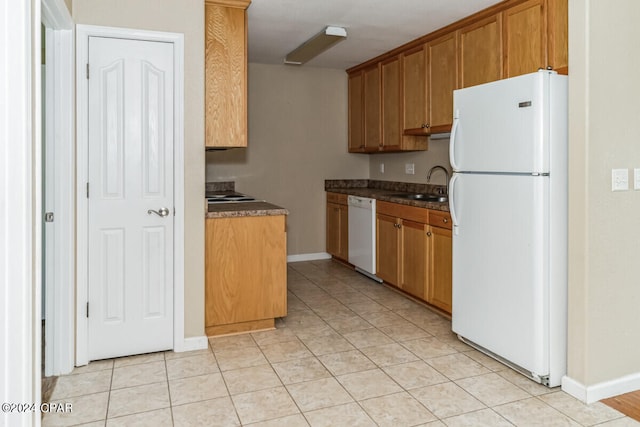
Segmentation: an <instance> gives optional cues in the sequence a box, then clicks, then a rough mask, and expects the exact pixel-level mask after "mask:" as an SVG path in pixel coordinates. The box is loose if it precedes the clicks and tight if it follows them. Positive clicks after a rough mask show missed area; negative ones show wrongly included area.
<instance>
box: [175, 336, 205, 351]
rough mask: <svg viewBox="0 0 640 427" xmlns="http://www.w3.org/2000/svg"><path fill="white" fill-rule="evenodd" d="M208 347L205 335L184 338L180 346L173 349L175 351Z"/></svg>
mask: <svg viewBox="0 0 640 427" xmlns="http://www.w3.org/2000/svg"><path fill="white" fill-rule="evenodd" d="M208 347H209V340H208V339H207V337H206V336H201V337H189V338H185V339H184V341H183V342H182V346H176V348H175V349H174V350H173V351H175V352H176V353H182V352H183V351H193V350H204V349H206V348H208Z"/></svg>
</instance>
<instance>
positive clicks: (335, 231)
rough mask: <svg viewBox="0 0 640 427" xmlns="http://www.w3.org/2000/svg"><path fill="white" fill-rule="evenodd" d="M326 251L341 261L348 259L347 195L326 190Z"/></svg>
mask: <svg viewBox="0 0 640 427" xmlns="http://www.w3.org/2000/svg"><path fill="white" fill-rule="evenodd" d="M326 220H327V225H326V233H327V236H326V238H327V240H326V243H327V252H328V253H329V254H331V255H333V256H334V257H336V258H339V259H341V260H343V261H347V260H348V259H349V206H348V205H347V195H346V194H340V193H330V192H327V217H326Z"/></svg>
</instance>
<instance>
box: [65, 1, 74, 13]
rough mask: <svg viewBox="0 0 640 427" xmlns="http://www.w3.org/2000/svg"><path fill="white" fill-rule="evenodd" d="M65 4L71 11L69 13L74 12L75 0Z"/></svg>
mask: <svg viewBox="0 0 640 427" xmlns="http://www.w3.org/2000/svg"><path fill="white" fill-rule="evenodd" d="M64 3H65V4H66V5H67V9H69V13H72V12H73V0H64Z"/></svg>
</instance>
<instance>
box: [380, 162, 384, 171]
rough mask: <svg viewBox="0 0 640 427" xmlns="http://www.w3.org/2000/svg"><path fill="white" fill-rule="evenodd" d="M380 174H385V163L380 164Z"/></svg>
mask: <svg viewBox="0 0 640 427" xmlns="http://www.w3.org/2000/svg"><path fill="white" fill-rule="evenodd" d="M380 173H384V163H380Z"/></svg>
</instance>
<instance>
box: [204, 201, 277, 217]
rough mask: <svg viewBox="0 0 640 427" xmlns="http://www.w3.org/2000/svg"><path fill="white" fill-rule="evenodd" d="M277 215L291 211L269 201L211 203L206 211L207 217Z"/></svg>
mask: <svg viewBox="0 0 640 427" xmlns="http://www.w3.org/2000/svg"><path fill="white" fill-rule="evenodd" d="M276 215H289V211H288V210H287V209H285V208H282V207H280V206H277V205H274V204H271V203H269V202H241V203H220V204H216V205H209V206H207V211H206V212H205V218H206V219H215V218H234V217H246V216H276Z"/></svg>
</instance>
